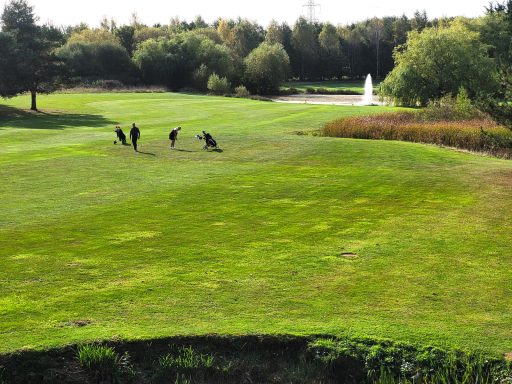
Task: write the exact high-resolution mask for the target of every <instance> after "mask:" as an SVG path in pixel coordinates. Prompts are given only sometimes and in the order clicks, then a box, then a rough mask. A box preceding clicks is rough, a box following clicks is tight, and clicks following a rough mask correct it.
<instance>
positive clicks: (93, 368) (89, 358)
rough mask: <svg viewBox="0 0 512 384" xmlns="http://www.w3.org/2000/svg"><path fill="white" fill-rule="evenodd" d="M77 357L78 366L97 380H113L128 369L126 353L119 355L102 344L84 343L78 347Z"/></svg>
mask: <svg viewBox="0 0 512 384" xmlns="http://www.w3.org/2000/svg"><path fill="white" fill-rule="evenodd" d="M77 359H78V363H79V364H80V366H81V367H82V368H83V369H85V370H86V371H87V372H88V373H89V374H90V375H92V376H93V377H94V378H96V380H98V381H103V380H109V381H110V382H114V381H115V380H116V379H117V378H118V377H119V376H120V375H121V374H123V372H126V371H128V370H129V369H130V363H129V355H128V354H124V355H123V356H119V354H118V353H117V352H116V351H115V350H114V349H113V348H112V347H107V346H103V345H97V344H85V345H82V346H80V347H78V351H77Z"/></svg>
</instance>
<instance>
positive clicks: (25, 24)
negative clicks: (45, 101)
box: [0, 0, 65, 110]
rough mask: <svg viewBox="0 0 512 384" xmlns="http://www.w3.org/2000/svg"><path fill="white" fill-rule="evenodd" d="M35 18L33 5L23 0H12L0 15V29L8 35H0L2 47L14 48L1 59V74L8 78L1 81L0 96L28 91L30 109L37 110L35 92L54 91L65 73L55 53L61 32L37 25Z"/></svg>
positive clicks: (9, 95) (60, 39)
mask: <svg viewBox="0 0 512 384" xmlns="http://www.w3.org/2000/svg"><path fill="white" fill-rule="evenodd" d="M35 20H36V17H35V15H34V12H33V7H31V6H29V5H28V3H27V2H26V1H25V0H11V1H10V2H9V3H8V4H7V5H6V6H5V8H4V11H3V13H2V16H1V22H2V31H3V32H4V33H8V34H9V35H10V37H7V35H3V37H2V38H0V40H3V41H2V43H6V44H7V47H4V48H3V49H8V47H9V45H10V46H11V48H14V49H13V50H12V51H11V52H10V53H8V54H7V55H6V56H4V57H3V59H2V60H3V61H4V63H3V64H5V67H3V69H1V70H0V74H2V76H5V78H6V79H8V80H3V81H0V96H3V97H12V96H15V95H17V94H19V93H22V92H27V91H30V92H31V95H32V103H31V109H32V110H37V104H36V95H37V93H50V92H53V91H55V90H56V89H57V88H58V87H59V86H60V85H61V84H62V78H63V76H64V75H65V70H64V67H63V65H62V62H61V61H60V60H59V59H58V57H57V56H56V55H55V52H54V51H55V49H56V47H58V46H59V45H60V44H61V43H62V39H63V36H62V34H61V33H60V31H59V30H57V29H56V28H54V27H51V26H38V25H36V24H35ZM12 39H14V41H13V40H12ZM0 50H1V49H0ZM2 72H4V73H2Z"/></svg>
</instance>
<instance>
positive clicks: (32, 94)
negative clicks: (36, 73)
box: [30, 91, 37, 111]
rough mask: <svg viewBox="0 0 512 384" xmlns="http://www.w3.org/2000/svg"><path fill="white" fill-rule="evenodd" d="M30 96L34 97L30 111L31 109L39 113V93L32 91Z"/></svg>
mask: <svg viewBox="0 0 512 384" xmlns="http://www.w3.org/2000/svg"><path fill="white" fill-rule="evenodd" d="M30 95H31V97H32V104H31V107H30V109H31V110H32V111H37V100H36V98H37V93H36V91H30Z"/></svg>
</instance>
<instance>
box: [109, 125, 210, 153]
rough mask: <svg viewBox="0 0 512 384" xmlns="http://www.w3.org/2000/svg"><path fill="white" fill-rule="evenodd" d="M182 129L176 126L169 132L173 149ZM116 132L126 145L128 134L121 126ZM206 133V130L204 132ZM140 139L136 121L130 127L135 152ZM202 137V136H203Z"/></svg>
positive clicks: (115, 142)
mask: <svg viewBox="0 0 512 384" xmlns="http://www.w3.org/2000/svg"><path fill="white" fill-rule="evenodd" d="M180 131H181V127H177V128H174V129H173V130H172V131H171V133H169V140H170V141H171V149H175V148H176V140H178V133H179V132H180ZM114 132H115V133H116V135H117V138H118V140H119V141H120V142H121V143H122V144H123V145H126V135H125V133H124V132H123V130H122V129H121V127H120V126H116V129H115V130H114ZM203 133H204V134H206V132H203ZM139 139H140V129H139V128H138V127H137V126H136V125H135V123H133V124H132V129H130V140H131V142H132V145H133V149H134V151H135V152H138V150H137V142H138V141H139ZM201 139H202V137H201ZM114 144H117V141H114Z"/></svg>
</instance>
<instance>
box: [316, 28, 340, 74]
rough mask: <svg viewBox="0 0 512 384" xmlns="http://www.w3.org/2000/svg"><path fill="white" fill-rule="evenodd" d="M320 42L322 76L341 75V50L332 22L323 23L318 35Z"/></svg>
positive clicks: (338, 37)
mask: <svg viewBox="0 0 512 384" xmlns="http://www.w3.org/2000/svg"><path fill="white" fill-rule="evenodd" d="M318 40H319V43H320V50H319V51H320V55H321V59H320V63H321V65H322V67H323V69H322V76H323V77H324V78H328V79H331V78H334V77H341V73H342V68H341V65H342V52H341V40H340V36H339V35H338V31H337V30H336V28H335V27H334V26H333V25H332V24H329V23H327V24H325V25H324V26H323V28H322V31H321V32H320V34H319V35H318Z"/></svg>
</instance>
